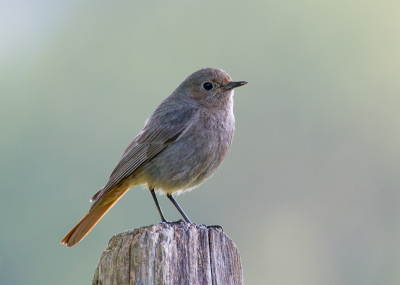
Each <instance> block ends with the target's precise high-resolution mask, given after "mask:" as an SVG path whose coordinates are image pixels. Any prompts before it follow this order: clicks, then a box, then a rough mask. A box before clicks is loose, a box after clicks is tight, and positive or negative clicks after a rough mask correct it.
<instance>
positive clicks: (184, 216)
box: [167, 194, 192, 224]
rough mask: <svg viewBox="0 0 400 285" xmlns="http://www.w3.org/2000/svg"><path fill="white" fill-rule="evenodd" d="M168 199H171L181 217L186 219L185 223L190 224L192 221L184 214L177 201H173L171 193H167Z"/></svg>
mask: <svg viewBox="0 0 400 285" xmlns="http://www.w3.org/2000/svg"><path fill="white" fill-rule="evenodd" d="M167 197H168V199H170V200H171V202H172V204H174V206H175V207H176V208H177V209H178V211H179V213H181V215H182V217H183V218H184V219H185V220H186V222H187V223H189V224H191V223H192V222H191V221H190V220H189V218H188V217H187V216H186V214H185V213H184V212H183V210H182V209H181V207H180V206H179V205H178V202H176V201H175V199H174V197H172V195H171V194H167Z"/></svg>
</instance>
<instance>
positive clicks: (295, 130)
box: [0, 0, 400, 285]
mask: <svg viewBox="0 0 400 285" xmlns="http://www.w3.org/2000/svg"><path fill="white" fill-rule="evenodd" d="M399 14H400V2H399V1H397V0H384V1H368V0H367V1H356V0H350V1H349V0H339V1H312V0H311V1H310V0H300V1H262V0H259V1H158V2H154V1H148V2H145V1H112V2H111V1H110V2H108V3H107V2H98V1H65V0H64V1H49V0H42V1H34V2H33V1H6V0H3V1H2V2H1V3H0V132H1V133H0V171H1V174H0V175H1V179H0V283H1V284H90V282H91V279H92V277H93V273H94V268H95V267H96V265H97V261H98V260H99V258H100V255H101V253H102V251H103V250H104V249H105V248H106V246H107V242H108V240H109V238H111V236H112V235H113V234H115V233H118V232H121V231H124V230H127V229H131V228H138V227H141V226H145V225H150V224H153V223H158V222H159V216H158V213H157V211H156V208H155V206H154V203H153V201H152V198H151V195H150V194H149V193H148V191H144V190H141V189H140V188H139V187H138V188H136V189H132V190H131V191H130V192H128V194H127V195H126V196H125V197H124V198H123V199H121V200H120V202H118V203H117V205H116V206H115V207H114V208H113V209H112V210H111V211H110V212H109V213H108V214H107V215H106V216H105V217H104V218H103V219H102V220H101V222H100V223H99V224H98V225H97V226H96V227H95V228H94V229H93V231H92V232H91V233H90V234H89V235H88V236H87V237H86V238H85V239H84V240H83V241H82V242H81V243H80V244H79V245H77V246H75V247H73V248H71V249H67V248H66V247H65V246H61V245H60V244H59V242H60V240H61V239H62V237H63V236H64V235H65V234H66V233H67V232H68V231H69V230H70V229H71V228H72V227H73V226H74V225H75V224H76V223H77V222H78V221H79V220H80V219H81V217H82V216H83V215H84V214H85V213H86V211H87V210H88V209H89V207H90V203H89V199H90V197H91V196H92V195H93V194H94V193H95V192H96V191H97V190H98V189H100V188H101V187H102V186H103V185H104V183H105V182H106V181H107V178H108V176H109V174H110V172H111V171H112V169H113V168H114V166H115V164H116V163H117V161H118V159H119V157H120V155H121V154H122V152H123V150H124V149H125V147H126V146H127V145H128V144H129V142H130V141H131V140H132V139H133V138H134V136H135V135H136V134H137V133H138V132H139V131H140V130H141V128H142V127H143V124H144V121H145V120H146V119H147V117H148V116H149V115H150V114H151V112H152V111H153V110H154V109H155V107H156V106H157V105H158V104H159V103H160V102H161V101H162V100H163V99H164V98H165V97H166V96H168V95H169V94H170V92H171V91H172V90H173V89H174V88H175V87H176V86H177V85H178V84H179V83H180V82H181V81H182V80H183V79H184V78H185V77H186V76H187V75H189V74H190V73H191V72H193V71H195V70H197V69H199V68H201V67H207V66H212V67H219V68H221V69H224V70H225V71H227V72H228V73H229V74H230V75H231V76H232V78H233V79H235V80H247V81H249V84H248V85H246V86H245V87H242V88H240V89H237V91H236V95H235V109H234V111H235V115H236V133H235V138H234V142H233V145H232V148H231V150H230V153H229V155H228V157H227V159H226V160H225V161H224V163H223V164H222V165H221V167H220V169H219V170H218V171H217V173H216V174H215V175H214V177H213V178H212V179H210V180H208V181H207V182H206V183H204V184H203V185H202V186H201V187H200V188H198V189H196V190H194V191H192V192H190V193H188V194H184V195H182V196H179V197H178V201H179V203H180V204H181V206H182V207H183V209H184V210H185V211H186V213H187V214H188V216H189V217H190V218H191V219H192V220H193V221H194V222H195V223H199V224H201V223H206V224H220V225H222V226H223V227H224V229H225V232H226V233H227V234H228V235H229V236H230V237H231V238H232V239H233V240H234V242H235V243H236V244H237V246H238V248H239V250H240V253H241V256H242V263H243V269H244V278H245V282H246V284H307V285H310V284H316V285H317V284H318V285H320V284H324V285H325V284H349V285H355V284H363V285H365V284H399V283H400V270H399V268H400V191H399V188H400V176H399V173H400V17H399ZM161 205H162V207H163V209H164V211H165V212H166V216H167V218H169V219H171V220H172V219H175V220H176V219H178V218H180V216H179V214H178V213H177V211H176V210H175V209H174V208H173V206H172V204H171V203H170V202H169V201H167V199H166V198H165V197H161Z"/></svg>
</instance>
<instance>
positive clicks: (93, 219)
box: [61, 185, 130, 247]
mask: <svg viewBox="0 0 400 285" xmlns="http://www.w3.org/2000/svg"><path fill="white" fill-rule="evenodd" d="M129 189H130V188H126V187H123V186H122V185H121V186H120V187H116V188H114V189H112V190H110V191H109V192H108V193H107V194H106V195H104V197H102V198H101V199H100V201H98V202H97V205H95V206H94V207H93V208H92V209H90V210H89V212H87V213H86V215H85V216H84V217H83V218H82V220H80V222H79V223H78V224H77V225H76V226H75V227H74V228H73V229H72V230H71V231H70V232H69V233H68V234H67V235H66V236H65V237H64V238H63V240H62V241H61V244H66V245H67V247H71V246H74V245H75V244H77V243H78V242H80V241H81V240H82V239H83V238H84V237H85V236H86V235H87V234H88V233H89V232H90V231H91V229H92V228H93V227H94V226H95V225H96V224H97V223H98V221H100V219H101V218H102V217H103V216H104V215H105V214H106V213H107V212H108V210H110V209H111V207H112V206H114V204H115V203H116V202H117V201H118V200H119V199H120V198H121V197H122V196H123V195H124V194H125V193H126V192H127V191H128V190H129Z"/></svg>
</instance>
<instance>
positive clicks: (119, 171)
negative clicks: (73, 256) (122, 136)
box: [91, 109, 196, 209]
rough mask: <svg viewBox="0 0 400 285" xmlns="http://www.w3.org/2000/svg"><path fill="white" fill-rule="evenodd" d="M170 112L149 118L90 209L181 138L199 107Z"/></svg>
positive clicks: (95, 197) (94, 197) (95, 196)
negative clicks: (159, 116)
mask: <svg viewBox="0 0 400 285" xmlns="http://www.w3.org/2000/svg"><path fill="white" fill-rule="evenodd" d="M171 113H173V114H172V115H168V114H167V115H164V116H163V118H156V119H153V120H152V117H150V119H149V120H148V122H147V123H146V125H145V127H144V128H143V130H142V131H141V132H140V133H139V134H138V135H137V136H136V138H135V139H134V140H133V141H132V143H131V144H130V145H129V146H128V147H127V149H126V150H125V152H124V154H123V155H122V157H121V159H120V160H119V162H118V164H117V166H116V167H115V169H114V171H113V172H112V173H111V176H110V179H109V180H108V182H107V184H106V185H105V186H104V187H103V188H102V189H101V190H100V191H99V192H97V193H96V194H95V195H94V196H93V198H92V199H91V201H93V204H92V206H91V209H92V208H93V207H94V206H95V205H96V204H97V202H99V201H100V200H101V199H102V198H103V197H104V196H105V195H106V194H107V193H108V192H109V191H110V190H111V189H113V188H115V187H116V186H118V185H119V184H120V183H122V182H123V181H124V180H125V179H126V178H127V177H129V176H130V175H132V174H133V173H134V172H135V170H137V169H138V168H139V167H140V166H141V165H142V164H143V163H144V162H146V161H148V160H150V159H152V158H153V157H155V156H156V155H157V154H159V153H160V152H162V151H163V150H164V149H165V148H166V147H168V146H169V145H170V144H172V143H174V142H175V141H176V140H177V139H179V137H180V136H181V134H182V133H183V132H184V131H185V130H186V129H188V127H189V126H190V125H191V124H192V123H193V118H194V116H195V114H196V110H195V109H187V110H184V111H181V112H179V114H178V113H177V112H176V111H171ZM153 115H154V114H153ZM160 119H161V120H160Z"/></svg>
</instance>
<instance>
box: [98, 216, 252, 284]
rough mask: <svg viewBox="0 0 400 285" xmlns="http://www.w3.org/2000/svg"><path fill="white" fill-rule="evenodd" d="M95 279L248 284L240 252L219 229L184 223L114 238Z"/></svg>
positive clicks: (135, 281)
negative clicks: (244, 277) (244, 276)
mask: <svg viewBox="0 0 400 285" xmlns="http://www.w3.org/2000/svg"><path fill="white" fill-rule="evenodd" d="M92 284H96V285H97V284H98V285H100V284H102V285H106V284H107V285H108V284H140V285H153V284H168V285H169V284H171V285H176V284H179V285H182V284H188V285H195V284H198V285H203V284H210V285H217V284H229V285H236V284H244V281H243V275H242V264H241V262H240V255H239V251H238V249H237V247H236V245H235V244H234V243H233V241H232V240H231V239H230V238H229V237H228V236H227V235H225V233H223V232H222V230H220V229H217V228H210V229H208V228H207V227H206V226H205V225H196V224H187V223H184V222H181V221H180V222H174V223H170V224H167V223H162V224H158V225H152V226H148V227H142V228H140V229H135V230H128V231H125V232H122V233H119V234H117V235H115V236H113V237H112V238H111V240H110V241H109V243H108V247H107V249H106V250H105V251H104V252H103V254H102V256H101V258H100V261H99V263H98V265H97V267H96V270H95V274H94V277H93V281H92Z"/></svg>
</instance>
